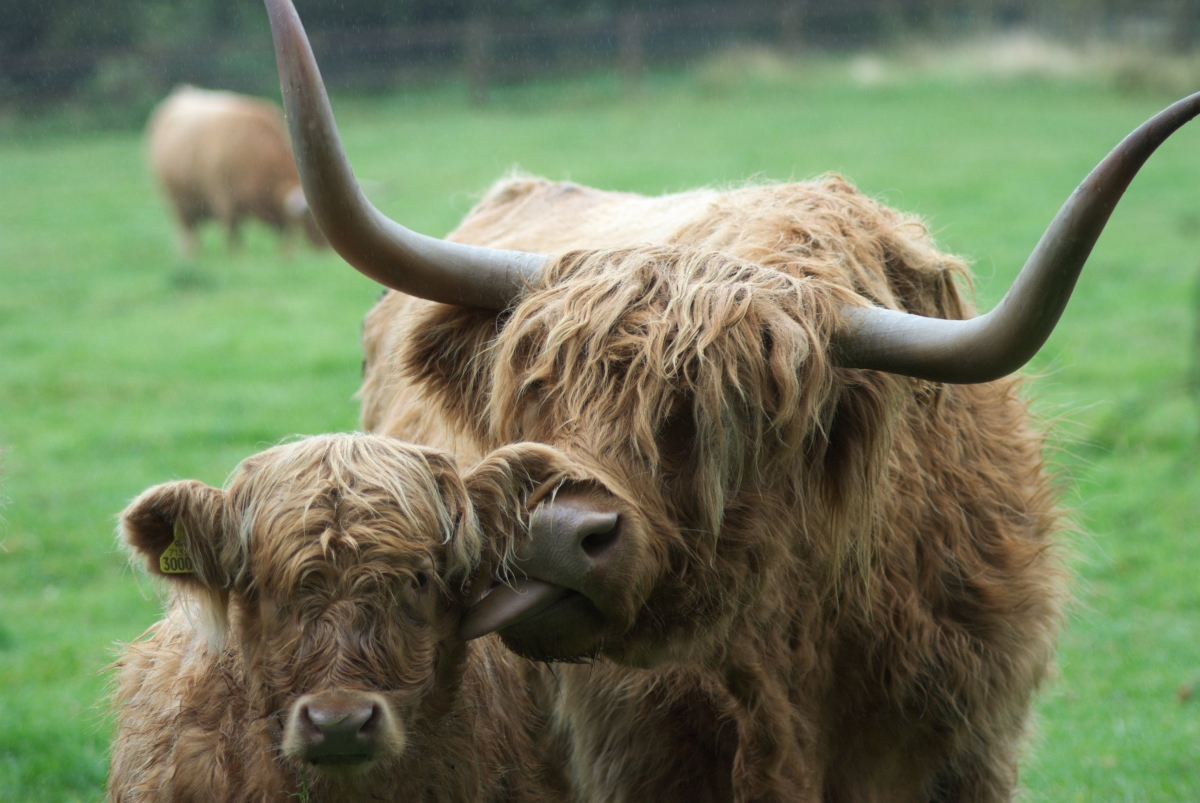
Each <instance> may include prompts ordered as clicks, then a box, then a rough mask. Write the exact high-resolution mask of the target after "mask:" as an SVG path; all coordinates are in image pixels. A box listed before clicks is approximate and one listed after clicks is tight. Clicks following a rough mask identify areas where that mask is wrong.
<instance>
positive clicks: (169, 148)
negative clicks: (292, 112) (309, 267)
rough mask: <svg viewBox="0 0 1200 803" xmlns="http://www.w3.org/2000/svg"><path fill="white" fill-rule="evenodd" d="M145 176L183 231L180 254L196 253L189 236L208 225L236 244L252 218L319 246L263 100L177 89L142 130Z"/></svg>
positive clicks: (280, 125)
mask: <svg viewBox="0 0 1200 803" xmlns="http://www.w3.org/2000/svg"><path fill="white" fill-rule="evenodd" d="M146 157H147V160H148V161H149V164H150V172H151V173H152V174H153V175H154V179H155V181H157V182H158V185H159V188H160V189H161V190H162V193H163V195H164V196H165V197H166V199H167V201H168V202H169V203H170V204H171V208H172V210H173V211H174V212H175V216H176V218H178V220H179V224H180V226H182V227H183V231H182V235H183V248H184V250H185V251H186V252H187V253H194V252H195V251H196V250H197V248H198V247H199V244H198V241H197V239H196V228H197V226H199V225H200V223H201V222H203V221H205V220H208V219H210V218H215V219H216V220H218V221H219V222H220V223H221V224H222V225H223V226H224V227H225V230H226V232H227V233H228V235H229V245H230V247H231V248H233V247H236V246H237V245H238V243H239V242H240V234H239V230H240V229H239V227H240V225H241V221H242V220H243V219H245V218H247V217H255V218H258V219H259V220H261V221H262V222H263V223H266V224H267V225H268V226H271V227H273V228H275V229H276V230H278V231H279V232H280V233H281V234H287V233H288V232H289V231H290V230H292V229H297V228H299V229H303V230H304V232H305V234H306V235H307V236H308V239H309V241H310V242H311V243H312V244H313V245H314V246H323V245H324V244H325V238H324V236H323V235H322V234H321V230H320V229H319V228H317V225H316V221H314V220H313V218H312V215H311V214H309V211H308V205H307V203H305V200H304V191H303V190H302V189H301V188H300V176H299V174H298V173H297V172H296V163H295V160H294V159H293V157H292V146H291V144H290V142H289V140H288V135H287V127H286V126H285V125H284V122H283V116H282V115H281V114H280V113H279V109H278V108H276V107H275V106H274V105H273V104H271V103H268V102H267V101H265V100H259V99H257V98H250V97H245V96H243V95H235V94H234V93H232V92H212V91H208V90H204V89H196V88H195V87H191V86H182V87H179V88H178V89H176V90H175V91H174V92H172V93H171V94H170V95H169V96H168V97H167V98H166V100H164V101H163V102H162V103H160V104H159V105H158V108H156V109H155V110H154V113H153V114H152V115H151V116H150V121H149V122H148V123H147V125H146Z"/></svg>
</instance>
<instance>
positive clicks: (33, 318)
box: [0, 71, 1200, 801]
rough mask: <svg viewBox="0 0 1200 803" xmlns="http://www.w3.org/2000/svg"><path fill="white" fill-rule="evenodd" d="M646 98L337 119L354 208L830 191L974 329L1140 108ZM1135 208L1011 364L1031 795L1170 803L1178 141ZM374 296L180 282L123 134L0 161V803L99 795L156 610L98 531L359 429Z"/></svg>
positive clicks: (1192, 613) (158, 210) (577, 97)
mask: <svg viewBox="0 0 1200 803" xmlns="http://www.w3.org/2000/svg"><path fill="white" fill-rule="evenodd" d="M841 75H842V74H841V73H838V72H836V71H831V72H829V73H828V74H826V75H823V76H822V77H818V78H813V79H811V80H793V79H788V80H781V79H780V80H776V79H770V80H768V79H761V78H760V79H754V78H746V77H744V76H739V75H737V74H735V75H733V77H732V78H730V77H729V76H728V75H726V76H725V77H724V78H723V79H722V80H719V81H712V80H708V79H706V78H705V76H704V75H703V74H698V73H691V74H685V75H678V74H671V75H665V74H660V75H654V76H651V77H650V79H649V81H648V82H647V83H646V85H644V86H643V87H642V88H641V90H640V91H639V92H637V93H634V94H627V93H624V92H622V91H620V88H619V85H618V84H617V83H616V81H615V80H613V79H610V78H606V77H603V76H601V77H596V78H591V79H584V80H576V81H572V82H568V83H543V84H538V85H535V86H533V87H527V88H524V89H514V90H506V91H501V92H498V93H497V94H496V95H495V96H494V98H493V103H492V105H491V106H490V107H488V108H486V109H478V108H469V107H468V106H467V105H466V104H465V102H464V101H463V97H462V95H461V93H460V92H459V90H457V89H455V88H453V87H449V88H441V89H434V90H426V91H422V92H417V93H410V94H407V95H398V96H394V97H382V98H368V99H362V98H359V99H356V98H337V97H335V108H336V110H337V112H338V114H339V121H340V123H341V126H342V133H343V136H344V139H345V142H346V145H347V148H348V150H349V152H350V156H351V159H352V161H353V162H354V164H355V166H356V168H357V171H358V173H359V175H360V176H361V177H362V178H364V179H369V180H372V181H375V182H379V183H380V185H379V189H378V190H377V192H376V194H377V195H378V196H379V198H378V201H379V205H380V206H381V207H382V208H383V209H384V211H385V212H387V213H389V214H391V215H393V216H395V217H397V218H399V219H401V220H404V221H405V222H406V223H408V224H409V225H411V226H412V227H414V228H416V229H417V230H419V231H424V232H428V233H435V234H440V233H444V232H445V231H447V230H449V229H450V228H451V227H453V225H454V224H455V222H456V221H457V220H458V219H459V218H460V217H461V215H462V214H463V213H464V212H465V211H466V210H467V209H468V208H469V207H470V205H471V204H472V202H473V200H474V198H475V197H477V195H478V193H479V192H481V191H482V190H483V189H484V188H486V186H487V184H488V183H489V182H490V181H491V180H493V179H495V178H496V177H498V176H499V175H501V174H502V173H504V172H505V171H506V170H508V169H510V168H511V167H512V166H514V165H519V166H520V167H522V168H523V169H526V170H528V171H531V172H535V173H540V174H544V175H547V176H550V177H552V178H570V179H573V180H575V181H578V182H581V183H585V184H591V185H595V186H599V187H603V188H612V189H621V190H634V191H639V192H646V193H660V192H663V191H671V190H678V189H684V188H688V187H692V186H696V185H700V184H718V185H719V184H724V183H735V182H740V181H743V180H745V179H747V178H759V179H772V180H774V179H788V178H789V177H795V178H803V177H807V176H812V175H816V174H819V173H821V172H824V171H829V170H836V171H839V172H842V173H844V174H845V175H847V176H848V177H850V178H851V179H852V180H854V181H855V182H856V183H857V184H858V185H859V186H860V187H861V188H862V189H863V190H865V191H867V192H869V193H872V194H876V195H879V196H881V197H883V198H885V199H886V200H888V201H889V202H890V203H891V204H893V205H894V206H896V207H898V208H901V209H904V210H908V211H914V212H917V213H920V214H922V215H924V216H925V217H926V218H927V219H928V220H929V221H930V224H931V227H932V229H933V230H934V231H935V232H936V235H937V238H938V240H939V241H940V243H941V244H942V245H943V247H945V248H946V249H948V250H950V251H953V252H956V253H960V254H964V255H967V256H969V257H971V258H973V259H975V260H976V265H975V270H976V274H977V276H978V279H977V292H978V296H979V300H980V303H981V306H983V307H985V308H987V307H990V306H991V305H992V304H994V303H995V301H996V300H998V299H999V297H1000V295H1001V294H1002V293H1003V291H1004V289H1005V288H1006V287H1007V285H1008V283H1009V281H1010V280H1011V278H1012V276H1013V275H1014V274H1015V273H1016V271H1017V269H1018V268H1019V267H1020V265H1021V264H1022V263H1023V261H1024V259H1025V257H1026V255H1027V254H1028V252H1029V250H1030V249H1031V248H1032V247H1033V245H1034V243H1035V242H1036V241H1037V238H1038V236H1039V235H1040V233H1041V231H1042V230H1043V228H1044V226H1045V225H1046V223H1047V222H1048V221H1049V220H1050V218H1051V217H1052V216H1053V214H1054V212H1055V211H1056V210H1057V208H1058V206H1059V205H1060V204H1061V202H1062V201H1063V200H1064V199H1065V198H1066V197H1067V195H1068V194H1069V193H1070V192H1071V190H1072V189H1073V188H1074V187H1075V185H1076V184H1077V183H1078V181H1079V180H1080V179H1081V178H1082V177H1083V176H1084V175H1085V174H1086V173H1087V171H1088V170H1089V169H1090V168H1091V167H1092V166H1093V165H1094V164H1095V162H1096V161H1097V160H1098V159H1099V158H1101V157H1102V156H1103V154H1104V153H1106V152H1107V151H1108V149H1109V148H1110V147H1111V146H1112V145H1114V144H1115V143H1116V142H1117V141H1118V140H1119V139H1120V138H1121V137H1122V136H1124V135H1125V134H1126V133H1127V132H1129V131H1130V130H1132V129H1133V128H1134V127H1135V126H1136V125H1138V124H1139V123H1140V122H1142V121H1143V120H1144V119H1146V118H1147V117H1148V116H1150V115H1151V114H1152V113H1154V112H1155V111H1157V110H1158V109H1159V108H1161V107H1163V106H1165V105H1166V103H1167V102H1169V101H1170V100H1171V98H1169V97H1164V96H1159V95H1149V94H1141V95H1127V94H1118V93H1116V92H1113V91H1111V90H1108V89H1104V88H1101V87H1097V86H1091V85H1088V84H1086V83H1071V84H1062V83H1046V82H1036V81H1017V82H994V81H961V80H954V78H953V77H952V76H951V77H949V78H946V77H942V78H937V79H924V80H921V79H914V80H908V81H905V82H903V83H900V84H890V85H888V84H885V85H880V86H873V87H865V86H861V85H858V84H855V83H853V82H851V81H849V80H848V79H846V78H844V77H841ZM1193 125H1194V127H1193V128H1191V129H1185V130H1184V131H1182V132H1181V133H1180V134H1177V135H1176V137H1175V138H1174V139H1172V140H1171V141H1170V142H1168V143H1167V145H1166V146H1164V148H1163V149H1162V150H1161V151H1160V153H1159V154H1157V155H1156V156H1155V157H1154V158H1153V159H1152V160H1151V162H1150V164H1149V165H1148V166H1147V167H1146V168H1145V169H1144V170H1143V172H1142V174H1141V175H1140V176H1139V178H1138V179H1137V180H1136V181H1135V182H1134V184H1133V186H1132V188H1131V189H1130V191H1129V193H1128V195H1127V197H1126V199H1125V201H1123V202H1122V205H1121V206H1120V207H1119V208H1118V210H1117V212H1116V214H1115V215H1114V218H1113V221H1112V222H1111V224H1110V225H1109V228H1108V230H1107V232H1106V233H1105V235H1104V236H1103V238H1102V239H1101V241H1100V243H1099V245H1098V247H1097V249H1096V251H1095V253H1094V255H1093V257H1092V260H1091V262H1090V264H1089V265H1088V267H1087V269H1086V270H1085V273H1084V276H1083V279H1082V280H1081V282H1080V287H1079V289H1078V290H1077V291H1076V295H1075V299H1074V300H1073V301H1072V303H1071V306H1070V307H1069V308H1068V310H1067V313H1066V316H1065V318H1064V321H1063V323H1062V324H1061V325H1060V327H1059V329H1058V331H1057V332H1056V334H1055V335H1054V337H1053V338H1052V339H1051V341H1050V343H1049V345H1048V346H1047V347H1046V348H1045V349H1044V350H1043V351H1042V353H1041V354H1040V355H1039V356H1038V357H1037V359H1036V360H1035V362H1034V364H1033V368H1032V370H1033V373H1035V374H1036V375H1037V379H1036V380H1034V381H1033V382H1032V383H1031V394H1032V395H1033V396H1034V397H1035V398H1036V403H1037V406H1038V408H1039V410H1040V411H1041V412H1042V414H1043V415H1044V416H1045V417H1047V418H1048V419H1052V420H1054V421H1056V422H1058V423H1057V424H1056V429H1057V432H1058V433H1059V435H1060V439H1059V442H1060V444H1061V446H1062V448H1060V449H1058V450H1056V451H1055V453H1054V454H1053V455H1052V459H1053V460H1054V461H1055V462H1056V463H1057V464H1058V465H1059V466H1060V467H1061V472H1062V476H1063V486H1064V489H1065V498H1066V500H1067V502H1068V504H1069V505H1071V506H1072V507H1074V508H1075V509H1076V510H1077V511H1078V514H1077V518H1078V520H1079V521H1080V523H1081V524H1082V527H1083V534H1080V535H1075V536H1072V537H1071V538H1070V540H1069V544H1070V548H1071V549H1072V550H1073V552H1074V553H1075V556H1076V558H1075V562H1074V565H1075V567H1076V569H1077V573H1078V582H1077V583H1076V592H1077V597H1078V602H1077V604H1076V605H1075V606H1074V608H1073V610H1072V614H1071V620H1070V623H1069V626H1068V628H1067V629H1066V632H1065V634H1064V636H1063V639H1062V647H1061V650H1060V654H1059V662H1060V675H1059V677H1058V678H1057V679H1055V680H1054V681H1053V682H1052V683H1050V684H1049V685H1048V687H1047V688H1046V689H1045V691H1044V693H1043V694H1042V696H1041V698H1040V702H1039V705H1038V709H1039V733H1038V735H1037V737H1036V738H1035V740H1034V742H1033V744H1032V745H1031V749H1030V751H1029V757H1028V758H1027V760H1026V762H1025V772H1024V781H1025V784H1026V785H1027V786H1028V788H1029V790H1030V794H1029V799H1031V800H1037V801H1043V800H1044V801H1076V800H1078V801H1093V800H1102V801H1110V800H1111V801H1126V800H1128V801H1188V800H1197V799H1200V701H1197V700H1196V699H1188V697H1189V690H1190V689H1192V688H1195V689H1196V691H1197V693H1198V695H1200V581H1198V579H1197V575H1198V574H1200V533H1197V525H1198V523H1200V509H1198V501H1200V471H1198V467H1197V439H1198V437H1200V418H1198V415H1197V408H1196V405H1195V403H1194V401H1193V399H1192V398H1191V397H1190V396H1189V392H1188V390H1187V386H1186V377H1187V374H1188V370H1189V364H1190V358H1191V350H1192V347H1193V346H1192V341H1193V327H1194V326H1195V322H1194V319H1193V296H1194V295H1195V293H1196V285H1197V272H1198V270H1200V123H1197V124H1193ZM378 292H379V289H378V288H377V287H376V286H374V285H373V284H371V283H370V282H369V281H367V280H366V279H363V278H362V277H360V276H358V275H357V274H355V273H354V272H353V271H352V270H350V269H349V268H348V267H346V266H345V265H344V264H343V263H341V262H340V260H338V259H337V258H336V257H335V256H332V255H330V254H314V253H313V252H311V251H307V250H298V251H297V252H296V253H294V254H293V255H291V256H290V257H287V256H281V255H280V253H279V251H278V249H277V248H276V245H275V242H274V239H273V237H272V236H271V235H269V234H268V233H266V232H265V231H262V230H252V231H251V232H250V237H249V240H248V243H247V247H246V248H245V250H244V251H243V252H241V253H239V254H236V255H228V254H226V253H225V251H224V247H223V242H222V241H221V238H220V237H219V236H218V234H217V232H216V231H210V232H209V233H208V236H207V238H206V242H205V249H204V253H203V254H202V256H200V257H199V258H197V259H195V260H191V261H188V260H184V259H182V258H181V257H180V256H178V254H177V252H176V250H175V248H174V243H173V240H172V231H171V228H170V224H169V221H168V218H167V215H166V213H165V211H164V209H163V207H162V205H161V204H160V202H159V200H158V199H157V198H156V197H155V195H154V193H153V191H152V188H151V186H150V182H149V180H148V178H147V176H146V175H145V172H144V169H143V166H142V158H141V146H140V141H139V138H138V136H137V135H136V134H132V133H106V134H88V133H82V132H81V133H76V134H52V135H46V136H40V137H37V138H25V139H14V138H9V139H7V140H2V141H0V448H3V449H4V450H5V452H4V454H3V458H2V459H3V473H2V474H0V498H2V499H3V507H0V801H74V800H80V801H82V800H95V799H98V798H101V797H102V795H103V784H104V777H105V771H106V756H105V751H106V749H107V743H108V739H109V734H110V722H109V720H108V719H107V718H106V715H105V710H104V704H103V702H102V700H103V694H104V687H105V675H104V667H105V665H106V664H107V663H108V662H109V661H110V660H111V658H112V655H113V651H114V645H115V644H117V643H119V642H122V641H128V640H131V639H134V638H136V637H137V636H138V634H139V633H141V632H142V630H144V629H145V628H146V627H147V626H148V625H150V624H151V623H152V622H153V621H154V620H155V618H156V616H157V614H158V611H159V600H158V598H157V596H156V592H155V589H154V587H153V585H152V584H151V583H150V582H149V581H148V580H146V579H145V578H144V577H139V576H137V575H135V574H134V573H133V572H131V570H130V569H129V567H128V565H127V563H126V560H125V557H124V556H123V554H122V553H121V552H120V551H119V550H118V549H117V548H116V547H115V542H114V537H113V529H114V515H115V514H116V513H117V512H118V511H119V510H120V509H121V508H122V507H123V506H124V505H125V504H126V502H127V501H128V500H129V499H130V498H131V497H132V496H134V495H135V494H136V493H137V492H139V491H140V490H142V489H143V488H145V487H147V486H149V485H152V484H155V483H158V482H163V481H166V480H169V479H174V478H187V477H191V478H197V479H201V480H204V481H205V482H208V483H212V484H220V483H221V482H222V481H223V480H224V478H225V476H226V475H227V474H228V473H229V471H230V470H231V469H232V468H233V467H234V465H235V464H236V463H237V461H238V460H240V459H242V458H243V457H246V456H247V455H249V454H251V453H252V452H254V451H257V450H258V449H261V448H263V447H265V446H267V445H270V444H272V443H274V442H276V441H278V440H279V439H280V438H283V437H285V436H288V435H292V434H295V433H306V434H311V433H318V432H326V431H334V430H349V429H353V428H354V427H355V426H356V422H357V405H356V402H355V400H354V398H353V394H354V392H355V390H356V387H357V382H358V376H359V363H360V360H361V352H360V349H359V345H358V334H359V324H360V321H361V319H362V316H363V315H364V313H365V312H366V310H367V309H368V307H369V306H370V304H371V303H372V302H373V300H374V299H375V297H376V296H377V295H378Z"/></svg>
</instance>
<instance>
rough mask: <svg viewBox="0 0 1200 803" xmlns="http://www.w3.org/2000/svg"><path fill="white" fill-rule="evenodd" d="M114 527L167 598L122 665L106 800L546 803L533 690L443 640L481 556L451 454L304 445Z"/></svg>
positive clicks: (483, 655)
mask: <svg viewBox="0 0 1200 803" xmlns="http://www.w3.org/2000/svg"><path fill="white" fill-rule="evenodd" d="M121 525H122V529H123V531H124V535H125V540H126V541H127V542H128V544H129V545H130V546H131V547H132V548H133V550H134V551H135V552H136V553H137V555H139V556H140V557H142V558H144V559H145V561H146V566H147V568H148V569H149V570H150V572H151V573H152V574H155V575H159V576H162V577H163V578H164V579H166V580H167V581H168V584H169V585H170V586H171V589H172V601H171V604H170V608H169V610H168V612H167V616H166V618H164V619H163V620H162V621H161V622H159V623H158V624H156V625H155V626H153V627H152V628H151V629H150V631H149V632H150V633H152V635H150V636H149V638H146V639H145V640H143V641H139V642H136V643H134V644H132V645H130V647H129V648H128V650H127V651H126V652H125V654H124V655H122V656H121V658H120V659H119V660H118V661H117V667H118V668H119V670H120V672H119V675H118V676H117V688H116V696H115V703H116V707H117V723H118V728H119V730H118V733H117V737H116V740H115V741H114V744H113V755H112V768H111V771H110V774H109V786H108V799H109V800H110V801H112V802H113V803H118V801H119V802H120V803H135V802H140V801H164V802H165V801H193V800H194V801H201V800H206V801H222V803H238V802H239V801H245V803H250V802H251V801H254V802H255V803H258V802H259V801H267V800H272V801H274V800H278V801H283V800H286V799H288V798H289V797H292V798H297V799H301V800H306V801H313V802H314V803H316V802H317V801H350V800H394V801H414V803H415V802H416V801H447V802H449V801H464V802H465V801H473V802H476V801H531V802H537V801H542V800H545V799H546V797H545V795H546V789H545V788H544V784H545V782H546V779H547V776H546V774H545V772H543V770H542V768H541V766H540V764H539V761H538V759H537V758H536V753H535V751H534V746H533V741H532V739H533V735H534V734H533V733H532V729H533V728H534V727H535V725H536V723H537V722H538V717H537V716H536V714H535V708H534V706H533V704H532V702H531V698H530V693H531V691H532V690H533V689H534V688H535V685H534V684H536V681H537V677H536V674H535V673H531V671H530V669H529V665H527V664H526V663H525V662H524V661H522V660H521V659H519V658H517V657H516V656H514V655H513V654H511V653H510V652H508V651H507V650H505V649H503V647H501V646H500V644H499V643H498V641H495V640H489V639H482V640H479V641H473V642H470V643H467V642H465V641H463V640H462V639H461V638H459V637H458V636H457V635H456V631H457V629H458V626H459V617H460V614H461V612H462V610H463V608H464V606H465V603H466V601H467V594H468V581H469V579H470V578H471V577H472V576H473V575H474V574H475V573H476V572H477V571H478V568H479V565H480V561H481V559H482V560H486V559H487V558H486V556H487V545H485V544H484V543H482V542H481V541H480V535H479V529H478V526H477V524H476V519H475V516H474V514H473V512H472V507H471V503H470V500H469V497H468V494H467V491H466V489H465V487H464V485H463V482H462V481H461V480H460V478H459V475H458V473H457V471H456V469H455V467H454V464H453V459H452V458H451V457H450V456H448V455H446V454H445V453H442V452H439V451H436V450H433V449H429V448H424V447H414V446H410V445H407V444H403V443H400V442H399V441H394V440H391V439H388V438H382V437H378V436H362V435H359V436H345V435H334V436H324V437H317V438H310V439H307V440H303V441H299V442H296V443H291V444H287V445H284V446H277V447H275V448H273V449H270V450H268V451H266V452H263V453H261V454H258V455H255V456H254V457H251V458H249V459H247V460H246V461H244V462H243V463H242V464H241V466H240V467H239V468H238V469H237V471H236V472H235V474H234V476H233V478H232V481H231V482H230V484H229V487H228V489H227V490H218V489H216V488H211V487H208V486H206V485H203V484H201V483H199V482H189V481H184V482H172V483H168V484H166V485H160V486H158V487H155V488H151V489H150V490H148V491H146V492H144V493H143V494H142V495H141V496H139V497H138V498H137V499H136V500H134V501H133V503H132V504H130V506H129V507H128V508H127V509H126V510H125V512H124V513H123V514H122V517H121Z"/></svg>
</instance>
